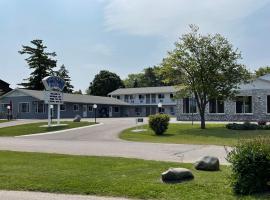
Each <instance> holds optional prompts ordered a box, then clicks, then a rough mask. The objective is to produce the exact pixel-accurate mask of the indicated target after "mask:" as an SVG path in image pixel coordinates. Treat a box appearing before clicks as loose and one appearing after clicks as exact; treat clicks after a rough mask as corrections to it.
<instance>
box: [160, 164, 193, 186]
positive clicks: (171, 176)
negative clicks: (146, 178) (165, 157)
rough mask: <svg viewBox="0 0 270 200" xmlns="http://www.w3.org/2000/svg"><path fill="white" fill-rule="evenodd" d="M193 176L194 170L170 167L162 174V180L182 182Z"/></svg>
mask: <svg viewBox="0 0 270 200" xmlns="http://www.w3.org/2000/svg"><path fill="white" fill-rule="evenodd" d="M193 178H194V176H193V174H192V172H191V171H190V170H188V169H185V168H170V169H168V170H167V171H165V172H163V173H162V174H161V179H162V181H163V182H169V183H170V182H171V183H175V182H182V181H186V180H191V179H193Z"/></svg>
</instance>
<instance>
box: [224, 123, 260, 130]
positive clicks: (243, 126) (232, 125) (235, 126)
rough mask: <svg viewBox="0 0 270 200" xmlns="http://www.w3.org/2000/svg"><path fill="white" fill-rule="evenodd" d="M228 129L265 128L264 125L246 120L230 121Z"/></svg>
mask: <svg viewBox="0 0 270 200" xmlns="http://www.w3.org/2000/svg"><path fill="white" fill-rule="evenodd" d="M226 128H227V129H232V130H256V129H264V127H262V126H259V125H257V124H252V123H250V122H244V123H243V124H237V123H229V124H227V125H226Z"/></svg>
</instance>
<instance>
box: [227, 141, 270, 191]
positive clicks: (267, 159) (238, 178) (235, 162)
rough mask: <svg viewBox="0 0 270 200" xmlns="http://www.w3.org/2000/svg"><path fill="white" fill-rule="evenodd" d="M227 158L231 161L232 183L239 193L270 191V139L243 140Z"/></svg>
mask: <svg viewBox="0 0 270 200" xmlns="http://www.w3.org/2000/svg"><path fill="white" fill-rule="evenodd" d="M227 160H228V162H229V163H231V168H232V174H231V184H232V187H233V190H234V192H235V193H237V194H244V195H246V194H252V193H259V192H266V191H270V139H269V138H256V139H250V140H242V141H240V142H239V143H238V144H237V146H236V147H235V148H234V150H232V151H231V152H230V153H229V154H228V156H227Z"/></svg>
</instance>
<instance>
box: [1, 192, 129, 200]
mask: <svg viewBox="0 0 270 200" xmlns="http://www.w3.org/2000/svg"><path fill="white" fill-rule="evenodd" d="M0 199H1V200H127V199H125V198H120V197H119V198H118V197H115V198H113V197H99V196H88V195H87V196H86V195H67V194H51V193H44V192H23V191H0Z"/></svg>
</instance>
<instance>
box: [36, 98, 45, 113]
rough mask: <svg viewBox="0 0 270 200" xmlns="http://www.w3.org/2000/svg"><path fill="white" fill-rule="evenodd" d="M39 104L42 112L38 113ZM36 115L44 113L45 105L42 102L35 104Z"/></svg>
mask: <svg viewBox="0 0 270 200" xmlns="http://www.w3.org/2000/svg"><path fill="white" fill-rule="evenodd" d="M39 104H43V109H42V112H38V105H39ZM36 113H38V114H42V113H45V104H44V103H43V102H39V101H37V103H36Z"/></svg>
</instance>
